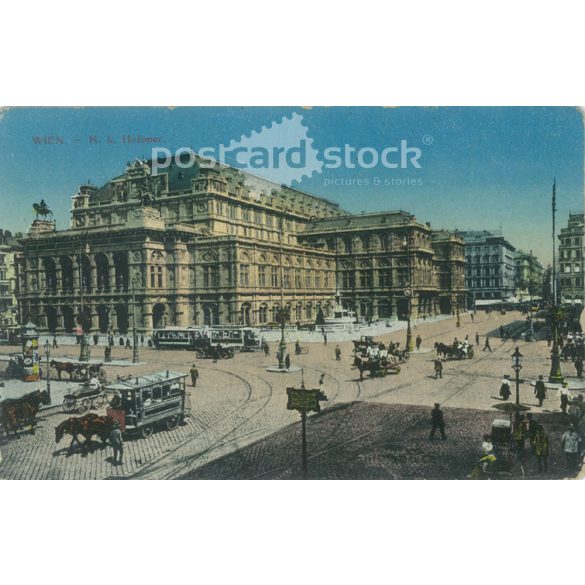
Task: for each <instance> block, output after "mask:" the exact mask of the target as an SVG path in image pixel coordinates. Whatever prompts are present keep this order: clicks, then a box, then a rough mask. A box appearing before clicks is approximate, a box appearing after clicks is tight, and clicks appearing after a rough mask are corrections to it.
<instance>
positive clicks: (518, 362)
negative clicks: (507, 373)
mask: <svg viewBox="0 0 585 585" xmlns="http://www.w3.org/2000/svg"><path fill="white" fill-rule="evenodd" d="M522 357H523V356H522V354H521V353H520V350H519V349H518V346H516V349H515V350H514V353H513V354H512V369H513V370H514V371H515V372H516V414H517V415H518V414H519V412H520V370H521V369H522Z"/></svg>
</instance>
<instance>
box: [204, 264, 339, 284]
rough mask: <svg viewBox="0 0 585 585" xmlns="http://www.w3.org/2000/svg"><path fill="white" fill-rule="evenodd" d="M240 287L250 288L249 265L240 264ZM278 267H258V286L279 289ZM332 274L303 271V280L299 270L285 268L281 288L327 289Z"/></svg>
mask: <svg viewBox="0 0 585 585" xmlns="http://www.w3.org/2000/svg"><path fill="white" fill-rule="evenodd" d="M239 272H240V286H250V284H251V278H250V273H251V268H250V265H249V264H240V269H239ZM280 274H281V273H280V267H279V266H265V265H260V266H258V286H259V287H265V286H270V287H272V288H280V286H281V281H280V278H281V277H280ZM332 275H333V273H332V272H331V271H327V270H326V271H319V270H305V274H304V279H303V274H302V272H301V269H300V268H289V267H287V266H285V267H284V268H283V269H282V286H283V288H292V287H293V284H294V288H302V286H303V284H304V287H305V288H321V286H324V287H325V288H328V287H329V285H330V284H331V279H332ZM204 286H205V284H204Z"/></svg>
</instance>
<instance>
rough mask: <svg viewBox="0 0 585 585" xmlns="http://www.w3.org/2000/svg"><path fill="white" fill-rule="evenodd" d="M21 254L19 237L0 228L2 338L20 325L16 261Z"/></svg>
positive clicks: (0, 337) (0, 331)
mask: <svg viewBox="0 0 585 585" xmlns="http://www.w3.org/2000/svg"><path fill="white" fill-rule="evenodd" d="M19 254H20V245H19V244H18V241H17V239H16V238H15V237H14V236H13V235H12V233H11V232H9V231H8V230H3V229H0V339H4V338H5V337H6V336H7V334H8V331H9V330H10V329H11V328H14V327H16V326H17V325H18V305H17V299H16V263H17V259H18V255H19Z"/></svg>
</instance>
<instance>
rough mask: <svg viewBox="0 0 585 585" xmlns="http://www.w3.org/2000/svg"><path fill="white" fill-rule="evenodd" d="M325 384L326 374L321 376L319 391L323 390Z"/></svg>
mask: <svg viewBox="0 0 585 585" xmlns="http://www.w3.org/2000/svg"><path fill="white" fill-rule="evenodd" d="M324 383H325V374H321V377H320V378H319V390H323V384H324Z"/></svg>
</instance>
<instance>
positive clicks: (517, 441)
mask: <svg viewBox="0 0 585 585" xmlns="http://www.w3.org/2000/svg"><path fill="white" fill-rule="evenodd" d="M526 435H527V432H526V422H525V421H524V415H522V414H516V418H515V420H514V428H513V431H512V436H513V438H514V447H515V449H516V452H517V453H518V454H520V455H522V454H523V453H524V444H525V443H526Z"/></svg>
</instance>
